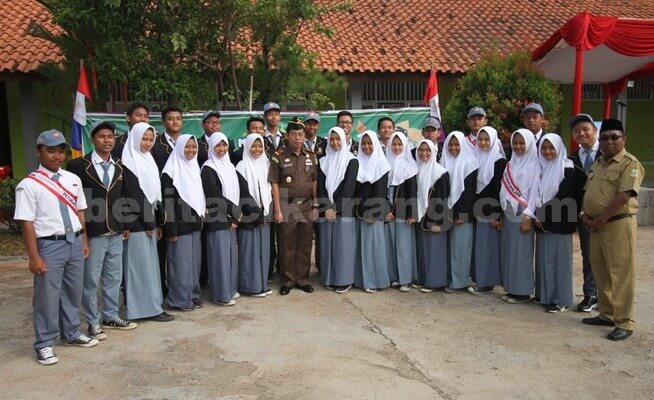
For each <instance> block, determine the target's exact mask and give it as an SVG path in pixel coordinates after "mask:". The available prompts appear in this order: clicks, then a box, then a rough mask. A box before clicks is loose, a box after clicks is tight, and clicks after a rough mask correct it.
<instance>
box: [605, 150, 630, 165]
mask: <svg viewBox="0 0 654 400" xmlns="http://www.w3.org/2000/svg"><path fill="white" fill-rule="evenodd" d="M626 155H627V149H626V148H624V147H623V148H622V150H620V152H618V154H616V155H614V156H613V157H611V158H609V159H608V160H607V159H606V158H605V156H604V155H602V158H603V159H604V161H605V162H607V163H608V162H611V161H614V160H615V161H616V162H618V163H621V162H622V160H624V157H625V156H626Z"/></svg>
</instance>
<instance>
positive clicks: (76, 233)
mask: <svg viewBox="0 0 654 400" xmlns="http://www.w3.org/2000/svg"><path fill="white" fill-rule="evenodd" d="M83 232H84V231H83V230H81V231H78V232H75V237H78V236H79V235H81V234H82V233H83ZM39 239H40V240H66V235H52V236H44V237H40V238H39Z"/></svg>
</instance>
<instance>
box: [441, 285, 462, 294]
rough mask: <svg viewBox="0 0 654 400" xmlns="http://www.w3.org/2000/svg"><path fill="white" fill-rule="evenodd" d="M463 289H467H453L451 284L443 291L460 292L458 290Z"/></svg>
mask: <svg viewBox="0 0 654 400" xmlns="http://www.w3.org/2000/svg"><path fill="white" fill-rule="evenodd" d="M462 290H466V289H453V288H451V287H449V286H447V287H446V288H445V289H443V291H445V293H458V292H460V291H462Z"/></svg>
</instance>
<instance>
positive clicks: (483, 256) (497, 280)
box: [472, 220, 502, 287]
mask: <svg viewBox="0 0 654 400" xmlns="http://www.w3.org/2000/svg"><path fill="white" fill-rule="evenodd" d="M500 236H501V235H500V231H498V230H497V229H495V228H493V227H492V226H491V225H490V223H488V222H485V221H480V220H477V222H476V224H475V250H474V255H473V263H472V280H473V281H474V282H475V283H476V284H477V286H478V287H492V286H497V285H501V284H502V277H501V274H500Z"/></svg>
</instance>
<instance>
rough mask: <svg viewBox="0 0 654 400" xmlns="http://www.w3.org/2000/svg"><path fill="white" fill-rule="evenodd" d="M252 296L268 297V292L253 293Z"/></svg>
mask: <svg viewBox="0 0 654 400" xmlns="http://www.w3.org/2000/svg"><path fill="white" fill-rule="evenodd" d="M250 296H252V297H266V292H261V293H252V294H251V295H250Z"/></svg>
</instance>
